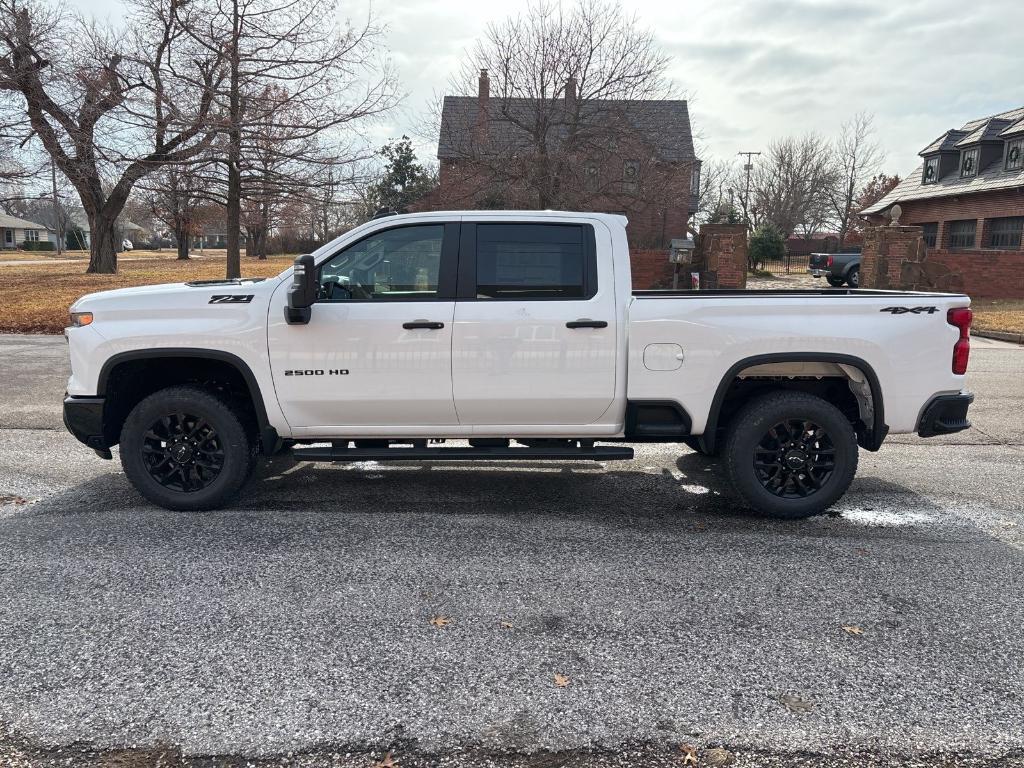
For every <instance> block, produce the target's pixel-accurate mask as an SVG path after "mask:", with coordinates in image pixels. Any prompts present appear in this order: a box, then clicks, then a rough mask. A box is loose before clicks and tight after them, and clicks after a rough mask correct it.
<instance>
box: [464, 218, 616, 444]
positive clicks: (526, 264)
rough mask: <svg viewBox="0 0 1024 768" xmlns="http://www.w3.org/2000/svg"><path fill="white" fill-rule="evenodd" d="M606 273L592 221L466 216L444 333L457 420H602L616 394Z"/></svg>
mask: <svg viewBox="0 0 1024 768" xmlns="http://www.w3.org/2000/svg"><path fill="white" fill-rule="evenodd" d="M599 250H600V253H599ZM613 275H614V270H613V266H612V254H611V249H610V241H607V242H606V240H605V239H602V240H601V248H600V249H599V248H598V239H597V237H596V234H595V229H594V224H593V223H590V222H581V223H545V222H543V221H540V222H538V221H529V220H524V221H521V222H517V221H495V222H486V221H479V222H472V221H470V220H468V219H466V220H464V222H463V224H462V237H461V245H460V249H459V282H458V298H457V302H456V305H455V323H454V329H453V337H452V350H453V355H452V389H453V393H454V397H455V408H456V411H457V413H458V418H459V422H460V424H463V425H473V426H484V427H487V426H498V425H509V426H514V425H544V426H550V427H555V428H557V427H572V426H584V425H589V424H595V423H599V422H601V421H602V416H604V415H605V413H606V411H608V410H609V407H610V406H611V405H612V404H613V402H614V398H615V371H616V354H617V349H616V343H617V342H616V339H617V333H616V331H617V328H616V323H617V318H616V305H615V286H614V279H613ZM612 420H613V421H614V418H613V419H612ZM481 431H487V430H481ZM555 431H566V430H559V429H556V430H555ZM568 431H571V430H568Z"/></svg>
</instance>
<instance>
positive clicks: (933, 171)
mask: <svg viewBox="0 0 1024 768" xmlns="http://www.w3.org/2000/svg"><path fill="white" fill-rule="evenodd" d="M938 180H939V158H938V157H929V158H928V159H927V160H925V161H924V176H923V178H922V179H921V183H922V184H934V183H935V182H937V181H938Z"/></svg>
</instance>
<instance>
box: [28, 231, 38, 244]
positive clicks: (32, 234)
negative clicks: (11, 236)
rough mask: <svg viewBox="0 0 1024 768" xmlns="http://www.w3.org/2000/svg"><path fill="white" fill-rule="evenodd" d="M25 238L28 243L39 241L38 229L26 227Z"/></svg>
mask: <svg viewBox="0 0 1024 768" xmlns="http://www.w3.org/2000/svg"><path fill="white" fill-rule="evenodd" d="M25 240H26V241H28V242H30V243H38V242H39V230H38V229H26V230H25Z"/></svg>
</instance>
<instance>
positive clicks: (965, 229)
mask: <svg viewBox="0 0 1024 768" xmlns="http://www.w3.org/2000/svg"><path fill="white" fill-rule="evenodd" d="M977 226H978V222H977V221H975V220H974V219H965V220H962V221H951V222H949V247H950V248H973V247H974V232H975V229H976V228H977Z"/></svg>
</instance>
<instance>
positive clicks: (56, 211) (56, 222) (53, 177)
mask: <svg viewBox="0 0 1024 768" xmlns="http://www.w3.org/2000/svg"><path fill="white" fill-rule="evenodd" d="M50 182H51V183H52V185H53V229H54V231H55V232H56V233H57V258H60V255H61V254H62V253H63V252H64V251H63V246H64V242H63V239H64V233H63V232H61V230H62V229H63V227H61V225H60V224H61V219H60V200H59V199H58V197H57V164H56V163H54V162H53V159H52V158H51V159H50Z"/></svg>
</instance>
